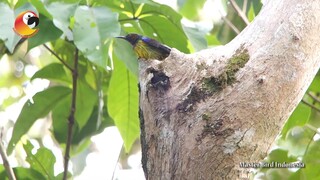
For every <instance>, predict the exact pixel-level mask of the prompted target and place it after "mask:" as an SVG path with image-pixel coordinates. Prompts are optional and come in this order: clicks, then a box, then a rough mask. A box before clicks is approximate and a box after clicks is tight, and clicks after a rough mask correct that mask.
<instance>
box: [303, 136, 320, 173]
mask: <svg viewBox="0 0 320 180" xmlns="http://www.w3.org/2000/svg"><path fill="white" fill-rule="evenodd" d="M319 149H320V140H317V141H312V142H311V144H310V146H309V147H308V150H307V152H306V154H305V156H304V157H303V162H304V163H305V168H303V169H302V172H304V174H305V175H306V179H314V178H315V177H320V169H319V166H320V158H319V157H320V151H319Z"/></svg>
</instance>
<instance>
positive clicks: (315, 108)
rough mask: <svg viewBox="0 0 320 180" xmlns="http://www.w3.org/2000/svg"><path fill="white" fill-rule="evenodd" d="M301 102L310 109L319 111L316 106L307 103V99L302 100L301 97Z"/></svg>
mask: <svg viewBox="0 0 320 180" xmlns="http://www.w3.org/2000/svg"><path fill="white" fill-rule="evenodd" d="M301 102H303V103H304V104H305V105H307V106H309V107H311V108H312V109H314V110H316V111H318V112H320V109H319V108H318V107H316V106H315V105H313V104H310V103H308V102H307V101H305V100H303V99H302V100H301Z"/></svg>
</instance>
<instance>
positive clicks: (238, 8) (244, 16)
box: [230, 0, 250, 25]
mask: <svg viewBox="0 0 320 180" xmlns="http://www.w3.org/2000/svg"><path fill="white" fill-rule="evenodd" d="M230 3H231V5H232V7H233V9H234V10H236V12H237V13H238V15H239V16H240V18H241V19H242V20H243V21H244V23H246V25H249V24H250V22H249V20H248V18H247V16H246V15H245V14H244V13H243V11H242V10H241V9H240V7H239V6H238V4H237V3H236V2H235V1H234V0H230Z"/></svg>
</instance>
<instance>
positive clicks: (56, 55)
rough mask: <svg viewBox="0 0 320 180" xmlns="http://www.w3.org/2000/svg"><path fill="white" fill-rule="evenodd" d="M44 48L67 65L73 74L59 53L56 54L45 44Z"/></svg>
mask: <svg viewBox="0 0 320 180" xmlns="http://www.w3.org/2000/svg"><path fill="white" fill-rule="evenodd" d="M43 46H44V47H45V48H46V49H47V50H48V51H49V52H50V53H51V54H53V55H54V56H55V57H56V58H57V59H58V60H59V61H60V62H61V63H62V64H63V65H65V66H66V67H67V68H68V69H69V70H70V71H71V72H72V71H73V69H72V68H71V67H70V66H69V65H68V64H67V63H66V62H65V61H64V60H63V59H62V58H61V57H60V56H58V54H57V53H55V52H54V51H53V50H52V49H50V48H49V47H48V46H47V45H46V44H43Z"/></svg>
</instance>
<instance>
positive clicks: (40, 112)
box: [8, 86, 71, 154]
mask: <svg viewBox="0 0 320 180" xmlns="http://www.w3.org/2000/svg"><path fill="white" fill-rule="evenodd" d="M70 93H71V90H70V89H69V88H67V87H62V86H55V87H51V88H48V89H46V90H44V91H42V92H39V93H37V94H35V95H34V96H33V101H34V103H33V104H32V103H31V102H30V100H28V101H27V102H26V103H25V104H24V106H23V108H22V110H21V112H20V114H19V117H18V119H17V121H16V123H15V125H14V128H13V133H12V137H11V140H10V142H9V145H8V154H11V152H12V150H13V147H14V146H15V144H16V143H17V142H18V141H19V140H20V138H21V136H22V135H24V134H25V133H27V132H28V130H29V129H30V127H31V126H32V124H33V123H34V122H35V121H36V120H37V119H39V118H41V117H44V116H46V115H47V114H48V113H49V112H50V111H51V110H52V109H53V108H54V107H55V106H56V105H57V103H58V102H59V101H60V100H61V99H62V98H63V97H65V96H67V95H68V94H70Z"/></svg>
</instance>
